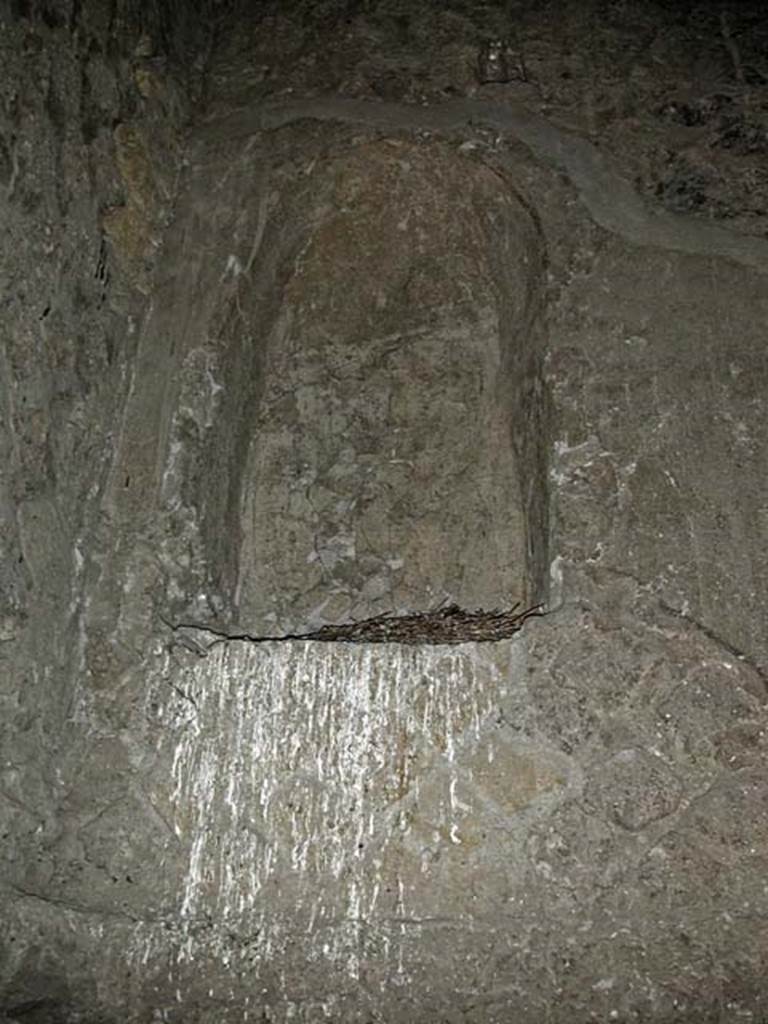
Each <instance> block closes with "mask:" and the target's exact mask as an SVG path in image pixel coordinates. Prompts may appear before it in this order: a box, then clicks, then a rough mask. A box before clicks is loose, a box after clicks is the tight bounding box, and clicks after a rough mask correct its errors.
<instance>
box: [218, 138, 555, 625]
mask: <svg viewBox="0 0 768 1024" xmlns="http://www.w3.org/2000/svg"><path fill="white" fill-rule="evenodd" d="M260 238H261V243H260V250H259V256H258V259H257V260H255V261H254V266H253V268H252V269H251V270H250V271H249V273H247V274H246V273H243V274H242V276H241V278H240V281H239V284H238V289H237V291H236V293H235V294H234V296H233V297H232V299H231V302H230V312H229V316H228V318H227V320H226V324H225V326H224V327H223V329H222V331H221V333H220V336H219V339H218V349H219V356H218V361H219V369H218V370H217V372H218V373H219V374H220V379H221V382H222V385H223V388H224V395H225V396H226V400H223V401H222V402H221V403H220V405H219V411H218V413H217V423H216V424H215V427H214V429H213V431H212V443H211V445H210V447H209V453H210V455H209V457H208V458H204V459H202V460H201V463H200V466H201V470H200V472H201V474H202V475H204V476H205V475H207V476H208V479H207V481H202V485H201V484H198V488H199V494H200V499H199V501H200V503H201V505H202V506H204V507H203V514H202V515H201V517H200V520H201V523H202V529H203V533H204V535H205V537H206V541H205V544H204V547H205V548H206V550H207V557H208V560H209V563H211V564H217V565H218V566H219V571H220V575H221V579H220V581H219V585H220V588H221V590H222V591H223V592H228V593H229V602H230V603H231V605H232V609H231V611H232V614H233V616H234V617H235V618H236V620H237V621H238V622H239V623H240V624H242V625H243V626H244V627H246V628H247V629H248V630H249V631H251V632H259V633H262V634H264V633H266V634H271V635H278V634H285V633H297V632H302V631H305V630H308V629H312V628H315V627H317V626H320V625H322V624H325V623H329V622H344V621H349V620H351V619H355V620H359V619H363V618H367V617H370V616H373V615H377V614H381V613H384V612H391V613H402V612H411V611H419V610H428V609H433V608H435V607H437V606H439V605H441V604H443V603H448V602H456V603H458V604H460V605H462V606H463V607H465V608H469V609H475V608H480V607H483V608H487V609H488V608H495V607H509V606H511V605H512V604H514V603H515V602H517V601H522V602H529V601H533V600H536V599H539V598H540V597H541V596H542V589H543V586H544V566H545V565H546V557H545V550H544V549H545V547H546V532H547V531H546V496H545V492H546V471H545V470H546V467H545V465H544V456H543V452H544V446H543V444H542V438H541V433H542V430H543V425H542V420H543V408H544V403H543V398H542V393H541V387H540V379H539V374H538V356H539V341H540V335H541V324H540V315H539V313H540V299H541V293H542V290H543V270H542V242H541V238H540V235H539V233H538V230H537V226H536V221H535V217H534V216H533V215H532V214H531V212H530V211H529V209H528V208H527V207H526V205H525V204H524V202H522V201H521V199H520V198H519V197H518V195H517V194H516V192H515V191H514V189H513V188H511V187H510V185H509V183H508V182H507V181H505V180H504V178H502V177H501V176H500V175H499V174H498V173H496V171H494V170H492V169H491V168H489V167H488V166H486V165H484V164H483V163H482V162H481V161H479V160H477V159H475V158H473V157H472V156H471V155H468V154H466V153H463V152H462V151H461V150H460V149H458V148H457V147H454V146H449V145H447V144H445V143H442V142H436V141H432V140H426V141H412V140H401V139H388V140H374V141H365V142H363V143H356V144H353V145H349V146H347V147H340V148H339V150H337V151H336V152H335V153H334V154H332V155H329V156H326V157H324V158H318V159H317V160H316V161H314V162H312V163H311V164H310V165H309V166H308V167H306V168H305V170H304V173H303V174H302V175H301V178H300V180H298V181H297V185H296V188H291V187H287V186H284V187H283V189H282V190H280V189H277V190H273V192H272V198H271V201H270V209H269V212H268V214H267V215H266V218H265V219H264V220H263V222H262V224H261V228H260ZM243 260H244V257H243ZM241 262H242V261H241ZM222 452H225V453H226V456H225V457H223V458H222V457H221V454H220V453H222ZM216 453H219V454H216ZM206 509H207V511H206Z"/></svg>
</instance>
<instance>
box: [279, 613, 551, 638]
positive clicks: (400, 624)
mask: <svg viewBox="0 0 768 1024" xmlns="http://www.w3.org/2000/svg"><path fill="white" fill-rule="evenodd" d="M519 607H520V605H519V604H516V605H515V606H514V607H513V608H510V609H509V611H498V610H495V611H492V612H486V611H482V610H478V611H474V612H468V611H465V610H464V609H463V608H460V607H459V606H458V605H457V604H451V605H448V606H447V607H446V608H440V609H439V610H438V611H434V612H416V613H415V614H413V615H390V614H385V615H377V616H376V617H375V618H373V619H364V620H363V621H362V622H352V623H348V624H345V625H341V626H323V627H322V628H321V629H318V630H316V631H315V632H313V633H302V634H301V635H300V636H299V637H297V639H301V640H332V641H335V642H337V643H338V642H342V643H356V644H386V643H393V644H394V643H396V644H461V643H466V642H467V641H470V640H506V639H507V637H510V636H514V634H515V633H517V632H518V631H519V630H520V629H522V626H523V623H524V622H525V620H526V619H529V618H531V617H532V616H535V615H542V614H543V612H542V610H541V605H538V604H537V605H534V606H533V607H532V608H527V609H526V610H525V611H522V612H519V611H517V609H518V608H519Z"/></svg>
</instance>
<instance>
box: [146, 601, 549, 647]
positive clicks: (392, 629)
mask: <svg viewBox="0 0 768 1024" xmlns="http://www.w3.org/2000/svg"><path fill="white" fill-rule="evenodd" d="M519 607H520V605H519V604H516V605H514V607H512V608H510V609H509V611H504V612H501V611H498V610H497V611H492V612H485V611H475V612H468V611H465V610H464V609H463V608H460V607H459V606H458V605H457V604H451V605H448V607H446V608H440V609H438V610H437V611H434V612H415V613H414V614H413V615H392V614H385V615H377V616H376V617H375V618H373V619H363V621H362V622H350V623H345V624H343V625H333V626H323V627H322V628H320V629H317V630H315V631H314V632H312V633H288V634H287V635H284V636H258V635H256V636H255V635H254V634H252V633H244V632H241V631H240V630H236V629H221V628H218V627H216V626H212V625H203V624H202V623H195V622H171V621H170V620H169V619H166V618H165V617H164V616H162V615H161V616H160V618H161V620H162V621H163V622H164V623H165V625H166V626H168V628H169V629H171V630H172V632H173V634H174V637H175V641H176V642H177V643H178V644H180V645H181V646H182V647H185V648H186V649H187V650H189V651H192V652H193V653H194V654H199V655H201V656H204V655H206V654H207V653H208V651H210V650H211V648H212V647H216V646H217V645H218V644H221V643H225V642H226V641H228V640H247V641H249V642H250V643H257V644H261V643H270V642H274V641H285V640H323V641H328V642H330V641H333V642H334V643H347V644H463V643H467V642H468V641H470V640H506V639H507V637H510V636H514V634H515V633H517V632H518V631H519V630H520V629H522V626H523V623H524V622H525V621H526V619H530V618H531V617H532V616H535V615H543V614H544V612H543V611H542V606H541V605H540V604H537V605H534V606H533V607H532V608H526V610H525V611H523V612H519V611H518V610H517V609H518V608H519Z"/></svg>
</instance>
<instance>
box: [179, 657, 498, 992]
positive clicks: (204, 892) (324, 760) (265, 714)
mask: <svg viewBox="0 0 768 1024" xmlns="http://www.w3.org/2000/svg"><path fill="white" fill-rule="evenodd" d="M480 650H481V647H476V646H475V645H467V646H465V647H461V648H446V647H442V648H440V647H431V648H430V647H423V648H415V647H414V648H409V647H400V646H395V645H392V646H387V645H384V646H382V645H376V646H366V645H342V644H322V643H300V642H296V643H281V644H277V643H276V644H265V645H259V646H255V645H249V644H245V643H237V642H233V643H230V644H227V645H222V647H220V648H217V649H216V650H215V651H214V652H212V653H211V655H209V657H208V658H206V659H201V660H200V661H199V662H198V663H197V664H196V665H195V666H194V667H193V668H192V669H191V671H190V674H189V676H188V677H187V678H186V679H185V680H184V684H183V689H184V694H185V696H186V698H187V700H188V702H189V705H188V706H192V705H194V706H196V708H197V712H196V714H195V715H194V717H193V718H191V719H190V718H187V720H186V721H182V722H179V727H178V728H177V730H176V732H175V736H173V737H172V739H173V742H174V743H175V747H174V749H173V751H172V766H173V767H172V776H173V789H172V794H171V803H172V807H173V813H174V828H175V831H176V833H177V835H178V836H179V838H180V840H181V842H182V843H184V844H186V845H187V846H188V849H189V863H188V871H187V875H186V880H185V887H184V893H183V901H182V905H181V916H182V921H181V922H180V926H181V941H180V943H179V947H178V954H177V955H178V958H179V959H180V960H188V959H194V958H195V956H196V954H197V953H198V952H202V948H201V944H202V943H203V942H204V943H205V950H206V953H207V955H210V954H211V953H214V955H219V956H221V957H222V958H223V957H224V949H225V945H224V944H223V943H222V945H221V946H220V948H219V950H218V952H217V950H215V949H213V950H212V949H211V943H212V942H214V945H215V938H214V934H213V933H212V932H211V931H210V930H208V931H205V929H203V930H202V931H203V933H204V934H203V936H202V937H199V936H201V929H200V927H199V925H200V922H201V921H204V920H205V921H209V922H210V921H213V922H216V929H215V932H216V933H218V934H221V935H223V934H224V933H225V932H226V931H227V930H229V931H230V933H231V932H232V931H233V930H234V931H236V932H237V934H239V935H250V936H258V941H256V940H254V941H256V945H257V947H258V955H259V956H262V957H266V956H269V955H270V954H275V953H278V952H279V950H280V948H281V946H282V943H283V942H284V941H285V940H286V939H287V937H288V930H290V932H291V933H292V934H293V935H294V936H295V935H296V934H297V933H302V934H304V935H305V936H308V937H309V938H308V946H307V948H308V950H309V954H308V955H311V956H317V957H320V958H329V959H333V960H334V961H336V962H339V961H343V962H344V963H346V965H347V970H348V971H349V973H350V975H351V976H353V977H355V976H356V975H357V972H358V967H359V958H360V949H361V944H362V943H363V942H364V934H365V933H368V932H369V931H370V927H371V924H372V923H375V919H376V915H377V914H378V913H381V912H382V911H381V906H382V903H383V902H385V901H384V900H383V899H382V889H383V888H384V884H385V883H384V878H383V876H384V875H385V874H386V875H387V883H388V889H387V891H388V892H390V895H389V896H388V897H387V901H388V902H387V913H388V914H389V915H390V920H392V919H396V920H397V921H403V922H406V923H409V915H412V914H414V909H413V908H409V906H408V899H407V893H406V890H405V888H404V886H403V881H402V878H401V877H400V875H399V873H398V870H397V848H398V845H399V846H400V847H403V846H407V844H408V841H409V834H408V833H409V831H410V824H409V823H410V821H411V818H412V814H413V813H414V808H415V807H417V805H418V793H419V787H420V786H422V785H423V784H424V782H425V780H426V779H428V778H429V777H430V773H434V774H436V775H441V776H445V775H446V773H447V777H448V778H449V779H450V780H453V779H454V772H455V770H457V766H456V763H455V758H456V756H457V752H460V751H461V749H462V746H463V745H464V744H466V743H471V742H472V741H473V738H474V739H476V738H477V736H478V735H479V732H480V729H481V724H482V722H483V720H484V719H485V718H486V716H487V715H488V714H489V713H490V712H491V711H492V708H493V705H494V699H496V700H498V696H499V691H498V685H499V680H498V675H497V671H496V670H495V667H494V666H493V665H492V659H490V660H489V661H485V660H484V658H483V656H482V655H481V654H480ZM177 721H178V720H177ZM168 753H169V754H170V753H171V752H170V751H169V752H168ZM416 772H418V784H417V778H416V776H415V773H416ZM463 808H464V805H463V804H462V803H461V801H460V800H459V798H458V796H457V795H456V786H455V781H454V782H452V783H451V785H450V801H449V802H448V810H447V812H446V813H447V815H448V817H449V818H452V817H453V816H454V814H457V815H458V814H460V813H461V812H462V809H463ZM442 824H443V826H444V828H445V831H446V834H448V835H450V836H451V837H452V839H453V841H454V842H456V841H458V840H457V838H456V821H455V820H447V821H445V822H443V823H442ZM393 850H394V851H395V855H394V856H392V853H393ZM393 865H394V867H393ZM276 908H281V912H280V913H276V912H275V911H276ZM287 911H289V912H288V913H287ZM281 921H282V922H283V923H282V925H281V923H280V922H281ZM281 929H282V934H281ZM398 929H400V930H401V931H402V933H403V934H405V931H406V928H405V924H403V925H397V927H395V928H394V931H393V929H392V928H390V929H389V931H388V932H387V934H386V935H385V936H383V940H382V941H383V946H384V948H385V949H388V950H390V952H391V955H393V956H394V958H395V960H394V963H393V967H394V968H395V969H397V965H398V964H399V966H400V969H401V970H402V949H397V948H395V946H396V944H397V935H398ZM411 931H412V929H411ZM250 953H251V955H253V953H254V947H253V944H251V945H250Z"/></svg>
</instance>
